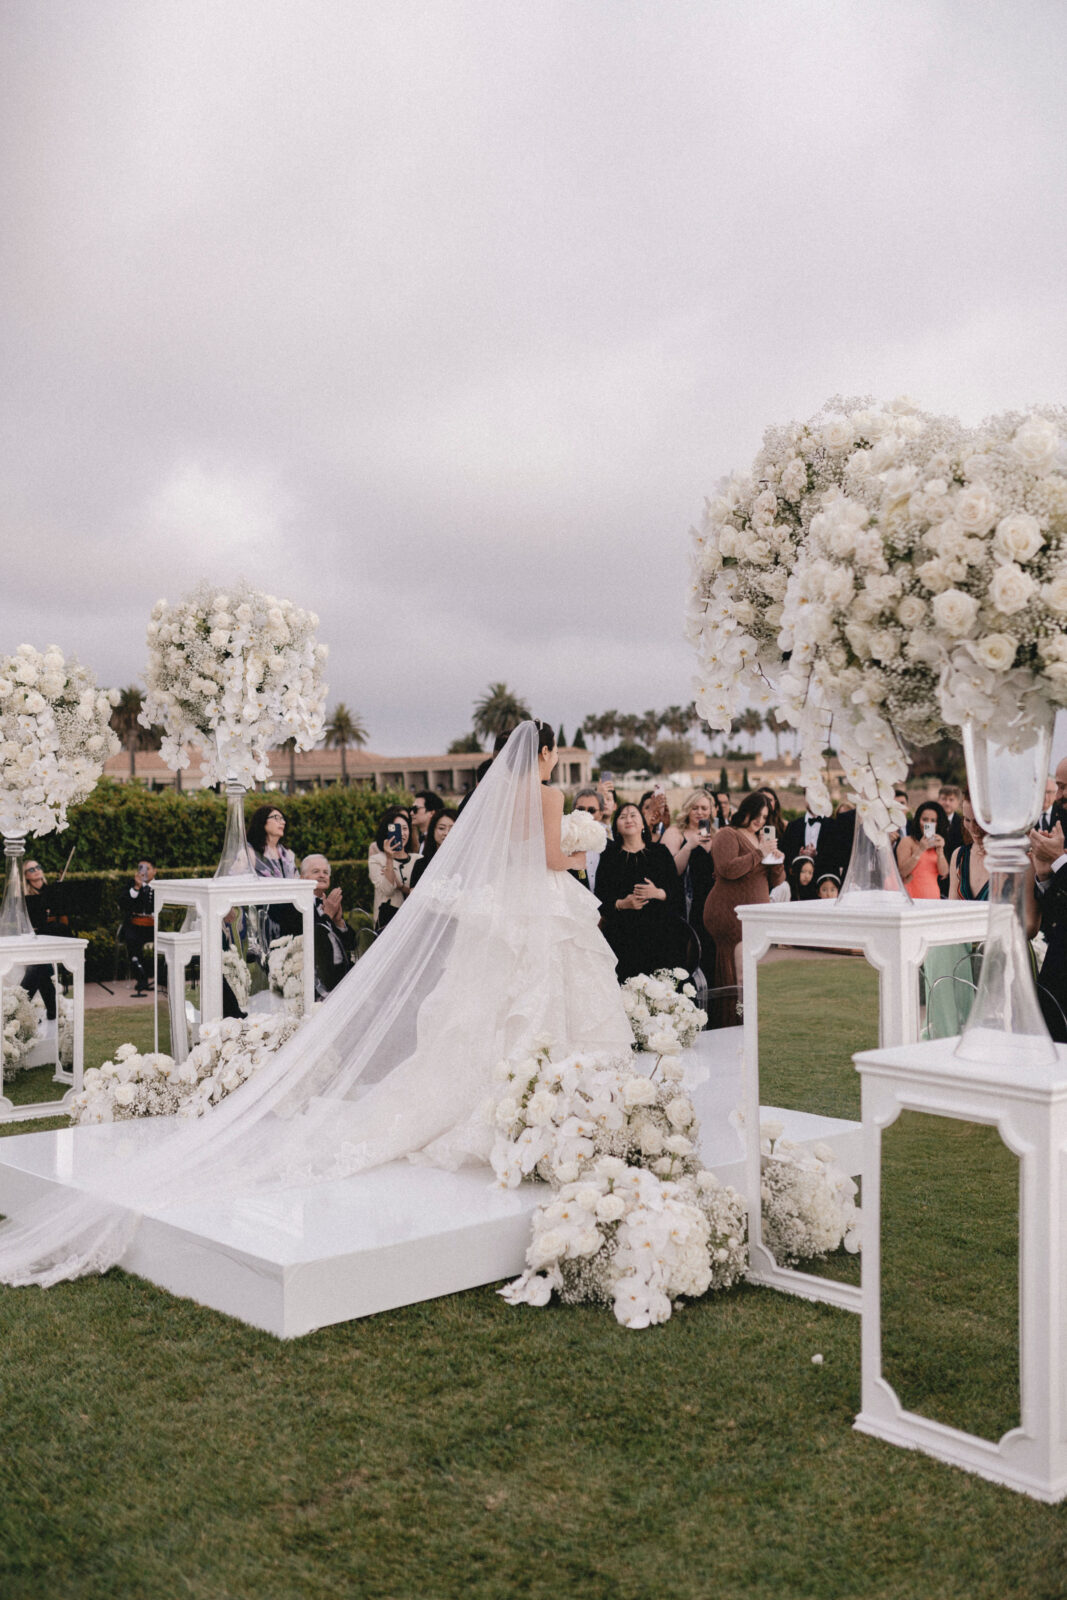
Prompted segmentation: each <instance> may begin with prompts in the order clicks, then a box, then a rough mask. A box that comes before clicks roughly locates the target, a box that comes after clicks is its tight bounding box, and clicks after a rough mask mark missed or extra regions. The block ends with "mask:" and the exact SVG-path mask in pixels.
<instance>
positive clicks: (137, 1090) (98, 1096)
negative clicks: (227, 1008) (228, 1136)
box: [71, 1014, 300, 1123]
mask: <svg viewBox="0 0 1067 1600" xmlns="http://www.w3.org/2000/svg"><path fill="white" fill-rule="evenodd" d="M299 1026H300V1020H299V1019H297V1018H295V1017H287V1016H283V1015H281V1014H278V1015H268V1016H258V1017H250V1018H247V1019H244V1020H240V1019H236V1018H235V1019H226V1020H224V1021H222V1022H206V1023H204V1024H203V1026H202V1027H201V1029H200V1040H199V1043H198V1044H197V1045H196V1046H195V1048H194V1049H193V1050H191V1051H190V1052H189V1055H188V1056H187V1057H186V1059H185V1060H184V1061H183V1062H181V1064H180V1065H179V1064H178V1063H177V1062H176V1061H175V1060H174V1058H173V1056H169V1055H164V1054H162V1053H158V1054H151V1053H150V1054H146V1055H142V1054H140V1052H139V1051H138V1049H137V1047H136V1045H132V1044H123V1045H120V1046H119V1048H118V1049H117V1050H116V1051H115V1057H114V1060H112V1061H105V1062H104V1064H103V1066H101V1067H90V1068H89V1070H88V1072H86V1074H85V1086H84V1088H83V1090H82V1092H81V1094H78V1095H75V1097H74V1099H73V1100H72V1102H71V1121H72V1122H74V1123H91V1122H121V1121H124V1120H125V1119H126V1118H129V1117H169V1116H174V1115H178V1116H183V1117H200V1116H203V1114H204V1112H205V1111H207V1110H209V1109H210V1108H211V1107H212V1106H214V1105H217V1104H218V1103H219V1101H220V1100H224V1099H225V1098H226V1096H227V1095H229V1094H232V1093H233V1092H234V1090H235V1089H239V1088H240V1087H241V1085H242V1083H244V1082H246V1080H247V1079H248V1078H250V1077H251V1076H252V1074H253V1073H254V1072H255V1071H256V1070H257V1068H259V1067H261V1066H262V1065H263V1063H264V1061H266V1060H267V1058H268V1057H269V1056H270V1055H272V1054H273V1053H274V1051H275V1050H278V1049H280V1047H281V1046H282V1045H283V1044H285V1042H286V1040H288V1039H290V1038H291V1037H292V1036H293V1034H294V1033H295V1032H296V1030H297V1028H298V1027H299Z"/></svg>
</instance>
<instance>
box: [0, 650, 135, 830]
mask: <svg viewBox="0 0 1067 1600" xmlns="http://www.w3.org/2000/svg"><path fill="white" fill-rule="evenodd" d="M117 703H118V694H117V691H115V690H111V691H105V690H103V689H98V688H97V686H96V680H95V678H94V677H93V675H92V673H91V672H90V671H89V669H88V668H87V667H82V666H79V664H78V663H77V662H76V661H74V660H73V659H71V660H69V661H68V660H66V659H64V656H63V652H62V651H61V650H60V649H59V647H58V645H54V644H52V645H49V646H48V648H47V650H44V651H40V650H35V649H34V647H33V646H32V645H30V644H20V645H19V647H18V649H17V650H16V651H15V653H14V654H13V655H9V656H3V657H0V832H3V833H6V834H26V833H33V834H38V835H40V834H43V833H51V832H52V831H53V830H58V831H60V832H61V831H62V830H63V829H64V828H66V827H67V810H68V808H69V807H70V806H72V805H75V804H77V802H78V801H79V800H84V799H85V798H86V796H87V795H88V794H90V793H91V792H92V790H93V788H94V786H95V785H96V782H97V780H98V779H99V777H100V774H101V772H102V771H103V769H104V763H105V761H107V759H108V757H109V756H112V755H114V753H115V752H116V751H117V750H118V749H119V748H120V743H119V739H118V737H117V736H116V734H115V732H114V730H113V729H112V727H111V723H110V718H111V712H112V709H113V707H114V706H115V705H117Z"/></svg>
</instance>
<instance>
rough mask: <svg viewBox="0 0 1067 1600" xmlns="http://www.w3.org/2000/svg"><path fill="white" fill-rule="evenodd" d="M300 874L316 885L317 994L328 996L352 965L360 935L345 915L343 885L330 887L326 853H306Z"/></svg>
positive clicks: (317, 995)
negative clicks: (336, 887)
mask: <svg viewBox="0 0 1067 1600" xmlns="http://www.w3.org/2000/svg"><path fill="white" fill-rule="evenodd" d="M300 876H301V877H302V878H310V879H311V880H312V882H313V883H314V885H315V998H316V1000H325V998H326V996H327V995H328V994H330V993H331V991H332V990H334V989H336V988H337V985H338V984H339V983H340V981H341V979H342V978H343V977H344V976H345V973H346V972H348V970H349V968H350V967H351V966H352V963H353V960H354V959H355V958H354V956H353V954H352V952H353V949H354V948H355V943H356V936H355V934H354V933H353V932H352V929H351V928H350V927H349V926H348V923H347V922H346V921H345V919H344V913H343V911H342V910H341V891H340V889H339V888H338V889H331V888H330V877H331V872H330V863H329V862H328V861H327V859H326V857H325V856H305V857H304V859H303V861H302V862H301V863H300Z"/></svg>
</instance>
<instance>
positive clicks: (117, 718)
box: [110, 683, 150, 778]
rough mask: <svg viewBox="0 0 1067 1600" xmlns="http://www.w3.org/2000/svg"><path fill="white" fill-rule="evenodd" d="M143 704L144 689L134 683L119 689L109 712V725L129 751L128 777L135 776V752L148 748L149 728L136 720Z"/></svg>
mask: <svg viewBox="0 0 1067 1600" xmlns="http://www.w3.org/2000/svg"><path fill="white" fill-rule="evenodd" d="M143 706H144V691H143V690H142V689H139V688H138V687H137V685H136V684H135V683H131V684H128V685H127V687H126V688H125V689H120V690H119V703H118V705H117V706H116V707H115V709H114V710H113V711H112V713H111V718H110V721H111V726H112V728H113V729H114V730H115V732H116V733H117V734H118V736H119V738H120V739H121V740H122V743H123V747H124V748H125V749H126V750H128V751H129V753H130V777H131V778H134V777H136V776H137V752H138V750H147V749H149V748H150V745H149V739H150V734H149V730H148V729H147V728H145V727H143V726H142V725H141V723H140V722H139V721H138V720H137V719H138V717H139V716H140V714H141V709H142V707H143Z"/></svg>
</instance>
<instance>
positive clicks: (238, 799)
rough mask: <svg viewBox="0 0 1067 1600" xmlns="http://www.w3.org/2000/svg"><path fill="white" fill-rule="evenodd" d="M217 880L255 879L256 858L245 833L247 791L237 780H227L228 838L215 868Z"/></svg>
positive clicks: (224, 841) (224, 842)
mask: <svg viewBox="0 0 1067 1600" xmlns="http://www.w3.org/2000/svg"><path fill="white" fill-rule="evenodd" d="M215 876H216V878H254V877H255V876H256V858H255V856H254V855H253V854H252V847H251V845H250V844H249V842H248V836H247V834H246V833H245V790H244V784H243V783H240V782H238V780H237V779H236V778H227V779H226V837H225V839H224V840H223V845H222V855H221V856H220V857H219V864H218V866H217V867H216V868H215Z"/></svg>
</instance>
